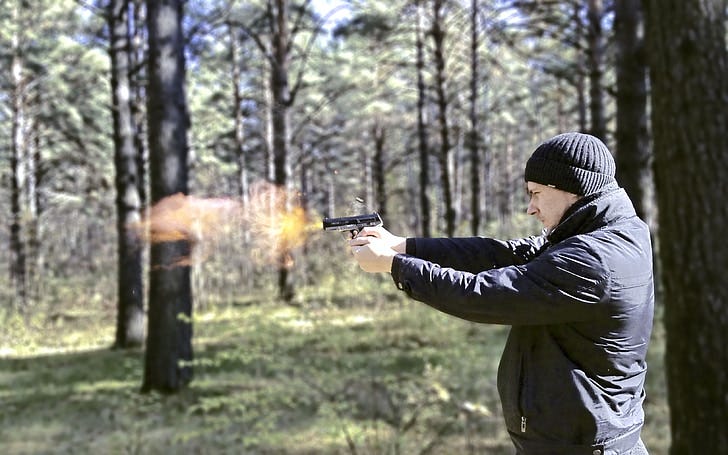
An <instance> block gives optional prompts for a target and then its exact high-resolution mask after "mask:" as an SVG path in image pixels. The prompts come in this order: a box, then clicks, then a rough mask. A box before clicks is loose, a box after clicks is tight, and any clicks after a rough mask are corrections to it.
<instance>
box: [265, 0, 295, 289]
mask: <svg viewBox="0 0 728 455" xmlns="http://www.w3.org/2000/svg"><path fill="white" fill-rule="evenodd" d="M268 7H269V11H270V25H271V31H272V41H273V58H272V61H271V74H270V79H271V90H272V92H273V93H272V94H273V106H272V119H271V120H272V126H273V183H274V184H275V185H276V186H277V187H278V188H280V189H281V190H282V191H281V194H283V197H284V198H286V194H287V192H286V189H287V187H288V175H289V169H288V145H289V142H290V138H289V131H288V128H289V107H290V105H291V93H290V87H289V84H288V66H289V58H290V50H289V32H288V0H274V1H270V0H269V2H268ZM288 203H289V201H287V200H285V201H283V202H282V204H281V205H282V206H283V209H284V210H285V208H287V207H288ZM290 254H291V252H290V249H289V248H288V246H287V245H285V244H281V245H279V255H280V257H279V264H278V294H279V296H280V297H281V298H282V299H283V300H284V301H286V302H290V301H291V300H293V297H294V296H295V291H294V288H293V284H292V283H291V276H290V273H289V272H290V270H289V269H290V264H291V261H290Z"/></svg>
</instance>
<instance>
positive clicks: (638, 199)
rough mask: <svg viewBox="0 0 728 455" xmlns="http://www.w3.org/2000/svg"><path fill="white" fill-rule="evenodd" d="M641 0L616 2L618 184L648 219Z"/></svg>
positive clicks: (639, 211) (648, 184)
mask: <svg viewBox="0 0 728 455" xmlns="http://www.w3.org/2000/svg"><path fill="white" fill-rule="evenodd" d="M642 26H643V25H642V6H641V0H617V1H616V2H615V18H614V27H615V35H616V41H617V134H616V139H617V145H616V151H617V154H616V161H617V180H618V181H619V183H620V185H621V186H622V187H623V188H624V189H625V191H627V194H628V195H629V197H630V199H632V202H633V203H634V206H635V210H636V211H637V215H638V216H639V217H640V218H642V219H643V220H645V219H647V215H648V214H647V210H648V209H647V207H648V201H647V191H646V190H647V188H649V186H650V184H651V181H652V172H651V171H652V168H651V166H650V162H649V161H650V150H649V147H648V136H647V135H648V133H647V63H646V61H645V53H644V39H643V30H642Z"/></svg>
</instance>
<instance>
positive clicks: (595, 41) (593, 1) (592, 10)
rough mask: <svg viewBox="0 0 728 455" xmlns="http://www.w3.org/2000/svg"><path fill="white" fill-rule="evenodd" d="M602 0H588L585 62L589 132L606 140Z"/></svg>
mask: <svg viewBox="0 0 728 455" xmlns="http://www.w3.org/2000/svg"><path fill="white" fill-rule="evenodd" d="M603 14H604V12H603V10H602V0H589V1H588V10H587V18H588V24H589V27H588V33H587V42H588V48H587V62H588V65H589V113H590V115H591V128H590V133H591V134H592V135H594V136H596V137H598V138H599V139H601V140H603V141H605V142H606V137H607V121H606V116H605V114H604V82H603V78H604V32H603V31H602V15H603Z"/></svg>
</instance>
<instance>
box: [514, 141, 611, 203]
mask: <svg viewBox="0 0 728 455" xmlns="http://www.w3.org/2000/svg"><path fill="white" fill-rule="evenodd" d="M615 171H616V165H615V164H614V158H613V157H612V154H611V153H610V152H609V149H607V146H606V145H604V143H603V142H602V141H600V140H599V139H598V138H596V137H594V136H591V135H589V134H583V133H564V134H559V135H558V136H554V137H552V138H551V139H549V140H547V141H545V142H543V143H541V145H539V146H538V147H537V148H536V150H535V151H534V152H533V154H532V155H531V158H529V159H528V162H527V163H526V175H525V177H526V181H527V182H534V183H540V184H542V185H549V186H553V187H556V188H558V189H560V190H564V191H568V192H569V193H574V194H578V195H580V196H587V195H589V194H592V193H596V192H598V191H600V190H602V189H604V188H605V187H607V186H616V184H617V182H616V180H615V179H614V173H615Z"/></svg>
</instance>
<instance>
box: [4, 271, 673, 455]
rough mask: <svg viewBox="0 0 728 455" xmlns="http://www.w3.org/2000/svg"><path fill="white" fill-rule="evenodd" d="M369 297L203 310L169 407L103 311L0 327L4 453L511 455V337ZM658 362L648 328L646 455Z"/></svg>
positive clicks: (663, 409) (658, 446)
mask: <svg viewBox="0 0 728 455" xmlns="http://www.w3.org/2000/svg"><path fill="white" fill-rule="evenodd" d="M376 286H377V289H376V290H374V291H372V292H371V293H362V292H360V291H358V290H356V289H348V290H344V291H343V293H342V294H338V295H337V297H336V298H335V299H331V298H325V299H322V298H321V296H320V295H318V296H317V295H316V293H311V296H310V297H304V298H303V299H301V300H299V301H298V302H297V303H298V304H297V305H296V306H287V305H282V304H280V303H276V302H274V301H271V300H270V299H257V298H255V297H247V298H240V299H238V300H237V301H235V302H227V303H225V304H219V305H206V306H205V307H204V308H198V309H197V310H195V316H194V329H193V330H194V350H195V361H194V365H193V368H194V380H193V382H192V383H191V385H190V386H189V387H188V388H186V389H185V390H183V391H182V392H180V393H178V394H176V395H171V396H164V395H159V394H154V393H152V394H140V393H139V388H140V385H141V378H142V368H143V352H142V351H141V350H139V349H137V350H129V351H120V350H111V349H109V346H110V345H111V344H112V341H113V335H114V333H113V330H114V323H115V322H114V318H115V315H114V311H113V309H112V308H109V307H108V306H107V307H106V309H103V308H102V309H99V310H98V311H96V310H94V309H90V308H87V307H83V306H81V305H79V306H77V307H69V308H65V309H64V312H63V313H62V314H55V315H53V316H44V317H42V318H40V317H39V318H37V319H36V320H34V321H30V322H23V323H21V322H19V321H17V320H16V319H17V318H16V319H13V318H12V317H10V316H7V315H5V316H3V318H4V320H0V323H2V325H1V326H0V415H1V417H0V453H3V454H59V453H74V454H75V453H105V454H166V453H180V454H188V453H189V454H228V453H229V454H241V453H242V454H248V453H249V454H292V455H293V454H295V455H302V454H336V453H339V454H360V455H361V454H365V455H366V454H405V455H409V454H427V453H429V454H453V453H459V454H476V453H477V454H510V453H513V448H512V445H511V443H510V440H509V439H508V435H507V433H506V431H505V429H504V424H503V422H502V416H501V413H500V407H499V401H498V397H497V392H496V369H497V365H498V360H499V357H500V354H501V352H502V349H503V344H504V342H505V337H506V335H507V330H508V329H507V328H506V327H500V326H488V325H477V324H472V323H468V322H464V321H460V320H456V319H454V318H451V317H449V316H445V315H443V314H441V313H438V312H436V311H433V310H431V309H429V308H427V307H425V306H424V305H421V304H418V303H416V302H410V301H406V300H404V299H403V298H402V297H401V296H400V295H398V294H394V293H391V292H390V290H391V288H390V287H389V284H387V285H383V284H382V283H381V282H379V284H378V285H376ZM387 292H389V293H387ZM366 295H377V297H376V298H375V297H366ZM0 316H2V315H0ZM3 318H0V319H3ZM658 320H659V319H658ZM3 332H4V333H3ZM663 352H664V333H663V330H662V326H661V325H660V324H659V323H658V325H657V326H656V328H655V332H654V337H653V341H652V345H651V348H650V359H649V366H650V370H649V374H648V384H647V392H648V399H647V402H646V406H645V409H646V413H647V424H646V428H645V429H644V431H643V438H644V440H645V443H646V444H647V446H648V448H649V449H650V453H651V454H653V455H660V454H666V453H667V449H668V446H669V440H670V438H669V429H668V408H667V402H666V390H665V381H664V371H663V365H664V363H663V360H662V356H663Z"/></svg>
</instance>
